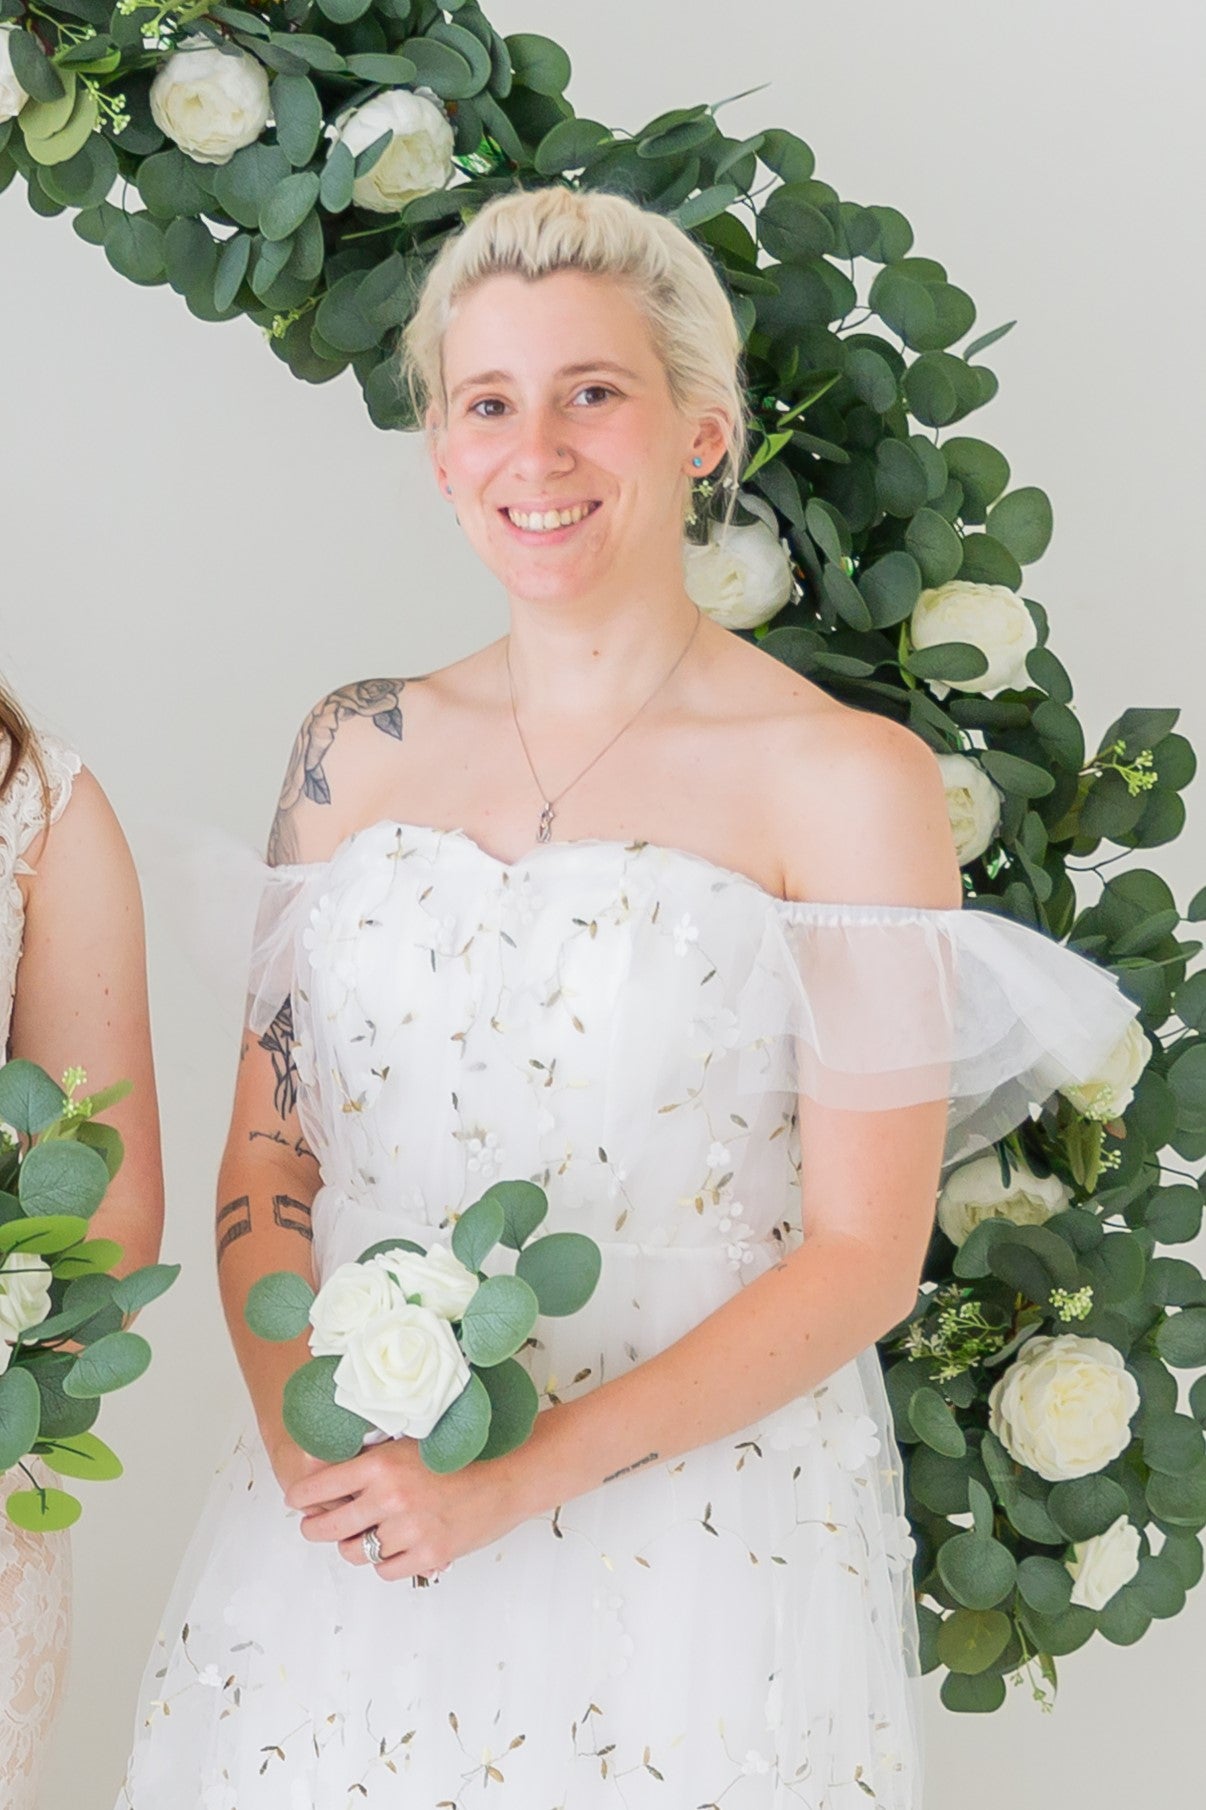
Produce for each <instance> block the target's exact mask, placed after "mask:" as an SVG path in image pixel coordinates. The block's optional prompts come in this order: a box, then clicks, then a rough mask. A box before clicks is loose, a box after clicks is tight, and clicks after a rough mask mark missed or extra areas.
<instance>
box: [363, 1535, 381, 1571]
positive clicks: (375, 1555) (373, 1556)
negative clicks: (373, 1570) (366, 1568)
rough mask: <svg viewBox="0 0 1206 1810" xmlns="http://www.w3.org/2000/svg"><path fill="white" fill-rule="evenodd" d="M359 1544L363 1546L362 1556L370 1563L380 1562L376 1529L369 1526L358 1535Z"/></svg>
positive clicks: (379, 1542) (376, 1563)
mask: <svg viewBox="0 0 1206 1810" xmlns="http://www.w3.org/2000/svg"><path fill="white" fill-rule="evenodd" d="M360 1544H361V1545H362V1546H363V1547H364V1556H365V1558H366V1559H367V1560H368V1562H369V1564H370V1565H379V1564H380V1563H381V1541H380V1540H379V1539H378V1538H377V1529H376V1528H375V1527H370V1528H369V1529H368V1530H367V1532H365V1533H362V1534H361V1536H360Z"/></svg>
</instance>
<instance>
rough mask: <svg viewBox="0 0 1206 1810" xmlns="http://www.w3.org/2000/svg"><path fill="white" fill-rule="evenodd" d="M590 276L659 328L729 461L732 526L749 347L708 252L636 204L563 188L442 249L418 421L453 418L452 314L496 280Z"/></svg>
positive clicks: (410, 377)
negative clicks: (439, 414) (618, 286)
mask: <svg viewBox="0 0 1206 1810" xmlns="http://www.w3.org/2000/svg"><path fill="white" fill-rule="evenodd" d="M555 270H583V271H589V272H591V273H592V274H595V275H599V276H610V277H615V278H618V279H620V280H622V281H624V282H627V283H628V284H629V286H630V288H631V290H632V294H633V298H634V300H635V301H636V302H637V304H638V306H639V307H640V308H641V309H642V311H643V313H644V315H645V318H646V320H647V321H648V323H649V329H650V334H651V337H652V340H653V345H654V348H655V350H656V352H657V355H658V357H659V359H660V360H661V363H662V366H663V368H664V369H665V372H666V379H667V383H668V386H669V390H670V395H671V397H672V399H673V401H674V403H675V406H676V407H677V408H678V409H679V410H680V412H681V413H683V414H684V415H687V416H691V415H699V416H708V415H711V416H712V417H713V418H714V419H716V420H717V421H718V422H719V423H720V426H721V428H722V430H723V432H724V436H725V454H724V458H723V459H722V461H721V463H720V465H718V466H717V468H716V470H715V471H714V472H713V473H711V474H710V475H711V477H712V481H713V483H719V482H721V481H722V480H725V479H727V480H728V486H729V491H728V502H727V507H726V510H725V519H726V520H728V519H729V518H730V517H731V515H732V510H733V504H734V502H735V500H736V492H737V481H738V479H739V477H740V474H741V472H742V470H743V469H744V465H745V447H746V439H747V417H746V400H745V385H744V379H743V373H742V338H741V332H740V329H739V327H738V325H737V321H736V318H735V316H734V314H733V309H732V305H731V304H730V302H729V299H728V296H727V294H726V292H725V289H724V287H723V285H722V284H721V281H720V279H719V277H718V276H717V274H716V270H715V268H714V266H713V264H712V262H711V260H710V259H709V258H708V256H707V255H706V253H705V252H704V251H703V249H702V248H701V247H700V246H699V245H698V244H697V243H696V242H695V240H694V239H692V237H691V236H690V234H689V233H687V232H684V230H683V229H682V227H680V226H676V225H675V223H674V221H673V220H670V219H668V218H667V216H666V215H665V214H659V213H656V212H654V211H653V210H652V209H648V208H642V207H638V206H637V204H636V203H635V202H634V201H630V200H629V199H628V198H627V196H624V195H618V194H612V193H610V192H608V191H606V190H602V189H573V188H569V187H567V186H566V185H565V184H563V183H554V184H550V185H547V186H543V187H539V188H533V189H523V188H520V189H518V190H516V191H514V192H511V193H505V194H502V195H497V196H493V197H492V198H491V199H490V200H489V201H487V202H486V203H485V205H484V206H483V207H481V208H480V209H479V210H478V212H477V213H476V214H474V215H473V216H472V217H471V218H470V219H469V221H468V223H467V224H466V226H465V227H464V228H463V230H462V231H460V232H459V233H455V234H453V235H452V237H451V238H449V239H447V240H446V241H445V242H444V244H443V245H442V246H441V247H440V250H439V251H438V252H437V254H436V256H435V258H434V259H433V260H432V263H431V267H430V269H429V270H428V271H427V273H426V275H425V277H424V280H423V284H422V287H421V289H420V291H419V295H418V299H417V303H416V306H415V310H414V313H413V314H412V316H411V318H410V320H409V322H408V323H407V325H406V327H405V329H404V331H403V333H402V337H401V347H400V358H401V369H402V375H403V378H404V380H405V382H406V385H407V389H408V391H409V395H410V401H411V406H412V408H413V409H414V413H415V417H416V419H417V420H418V421H422V419H423V417H424V415H425V413H426V411H427V408H428V406H429V405H430V404H431V403H436V404H437V406H438V407H439V409H440V410H441V411H444V410H446V409H447V394H446V391H445V387H444V370H443V343H444V334H445V332H446V330H447V327H448V322H449V320H450V318H451V314H452V309H453V307H454V306H455V304H456V303H457V302H458V301H459V300H460V298H461V297H462V296H464V295H465V294H467V293H468V291H469V290H471V289H473V288H474V287H475V286H476V285H477V284H478V283H481V282H483V281H485V279H486V278H487V277H491V276H496V275H502V274H511V275H521V276H524V277H526V278H528V279H529V280H530V281H534V280H535V279H537V278H538V277H542V276H547V275H549V274H550V273H551V272H553V271H555Z"/></svg>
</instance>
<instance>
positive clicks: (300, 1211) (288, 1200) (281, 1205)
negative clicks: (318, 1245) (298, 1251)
mask: <svg viewBox="0 0 1206 1810" xmlns="http://www.w3.org/2000/svg"><path fill="white" fill-rule="evenodd" d="M272 1217H273V1219H274V1220H275V1222H276V1224H277V1225H278V1226H280V1227H281V1228H282V1230H283V1231H286V1232H300V1234H301V1236H302V1237H303V1238H304V1239H305V1240H306V1242H307V1244H313V1242H314V1228H313V1227H312V1225H311V1224H310V1208H309V1207H308V1206H307V1205H306V1203H305V1201H304V1200H294V1198H293V1196H292V1195H291V1194H274V1195H273V1196H272Z"/></svg>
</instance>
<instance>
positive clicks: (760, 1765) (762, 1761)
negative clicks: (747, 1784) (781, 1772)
mask: <svg viewBox="0 0 1206 1810" xmlns="http://www.w3.org/2000/svg"><path fill="white" fill-rule="evenodd" d="M741 1770H742V1772H743V1773H744V1775H745V1776H746V1778H749V1777H750V1776H751V1775H753V1774H758V1775H761V1774H762V1773H765V1772H769V1771H770V1761H769V1760H768V1759H766V1758H765V1756H764V1755H762V1754H760V1753H759V1752H758V1750H757V1748H756V1747H751V1748H750V1750H749V1752H748V1753H747V1754H746V1756H745V1758H744V1760H742V1762H741Z"/></svg>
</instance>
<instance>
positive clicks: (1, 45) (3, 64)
mask: <svg viewBox="0 0 1206 1810" xmlns="http://www.w3.org/2000/svg"><path fill="white" fill-rule="evenodd" d="M18 29H19V28H18V27H17V26H15V25H0V125H3V123H4V121H5V120H6V119H16V117H17V115H18V113H20V111H21V109H22V107H23V106H24V105H25V103H26V101H27V100H28V99H29V95H28V94H27V93H26V91H25V89H24V88H22V86H21V84H20V82H19V81H18V80H17V78H16V76H15V75H14V74H13V59H12V53H11V51H10V50H9V45H8V34H9V32H10V31H16V30H18Z"/></svg>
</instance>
